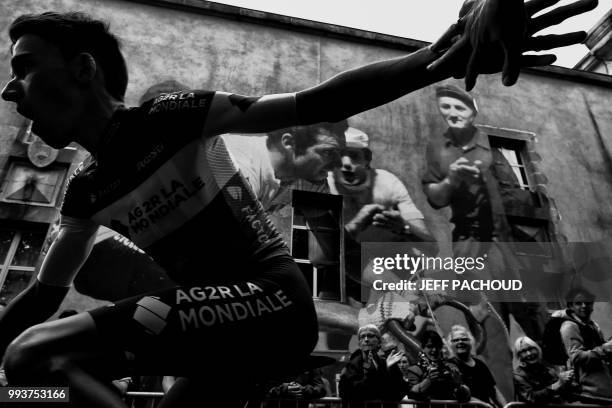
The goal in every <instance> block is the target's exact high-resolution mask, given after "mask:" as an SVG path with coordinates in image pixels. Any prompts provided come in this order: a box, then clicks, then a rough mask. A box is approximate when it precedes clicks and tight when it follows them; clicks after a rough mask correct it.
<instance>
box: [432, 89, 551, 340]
mask: <svg viewBox="0 0 612 408" xmlns="http://www.w3.org/2000/svg"><path fill="white" fill-rule="evenodd" d="M436 99H437V104H438V109H439V111H440V115H441V117H442V119H443V120H444V121H445V122H446V125H447V126H448V129H447V130H446V131H445V132H444V134H443V135H440V136H437V137H431V138H430V140H429V143H428V145H427V151H426V163H427V168H426V171H425V174H424V175H423V178H422V183H423V191H424V193H425V195H426V196H427V200H428V201H429V203H430V204H431V206H432V207H433V208H436V209H438V208H443V207H450V210H451V218H450V221H451V222H452V223H453V225H454V228H453V231H452V240H453V254H454V256H455V257H466V256H467V257H478V256H485V257H487V270H486V271H481V272H480V273H479V275H480V278H482V275H483V273H485V272H488V274H489V275H490V276H489V277H493V278H496V279H499V278H502V277H503V278H504V279H508V278H513V279H520V278H521V277H520V274H519V272H518V271H519V270H520V269H521V267H522V265H520V260H519V259H518V258H517V257H516V256H514V254H513V253H512V251H508V250H506V248H505V244H496V243H495V242H501V243H507V242H510V241H522V240H526V239H527V238H524V237H523V236H519V235H517V233H515V231H513V229H512V227H511V226H510V224H509V222H508V220H507V217H506V208H509V207H513V206H517V205H521V206H526V205H532V203H531V196H530V194H529V193H528V192H526V191H525V190H522V189H521V187H520V184H519V180H518V179H517V176H516V174H515V173H514V171H513V169H512V167H511V166H510V164H509V162H508V160H507V159H506V158H505V156H504V155H503V153H502V151H501V149H499V148H497V147H494V146H491V144H490V142H489V137H488V135H487V134H486V133H485V132H483V131H482V130H480V129H479V128H477V127H476V126H475V120H476V116H477V115H478V112H479V109H478V104H477V103H476V100H475V99H474V97H473V96H472V95H471V94H469V93H468V92H466V91H464V90H463V89H461V88H459V87H457V86H455V85H443V86H440V87H437V88H436ZM492 242H493V243H492ZM465 276H466V277H468V278H469V277H471V276H469V275H468V274H466V275H465ZM494 296H496V297H497V298H498V299H499V297H500V296H501V294H500V293H499V292H498V293H495V295H494ZM470 300H472V299H470ZM500 300H503V299H500ZM512 300H515V299H512ZM473 301H474V302H478V301H480V299H477V298H476V299H473ZM495 306H496V307H497V309H498V310H499V311H500V314H501V317H502V318H503V320H504V324H505V325H506V327H507V328H509V323H510V320H509V314H512V315H513V316H514V318H515V319H516V321H517V322H518V323H519V324H520V325H521V328H522V329H523V331H524V332H525V333H527V334H528V335H529V336H530V337H531V338H533V339H536V340H539V339H540V338H541V332H540V329H541V326H542V325H543V319H544V315H543V314H542V319H539V316H540V310H541V308H540V306H539V304H538V303H523V302H500V303H498V304H496V305H495Z"/></svg>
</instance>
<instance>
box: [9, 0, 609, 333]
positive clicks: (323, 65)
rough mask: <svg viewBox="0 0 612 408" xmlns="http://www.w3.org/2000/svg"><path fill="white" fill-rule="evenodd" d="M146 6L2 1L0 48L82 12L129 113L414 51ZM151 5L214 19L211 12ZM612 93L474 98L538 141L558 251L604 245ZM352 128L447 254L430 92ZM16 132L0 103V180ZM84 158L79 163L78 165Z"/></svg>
mask: <svg viewBox="0 0 612 408" xmlns="http://www.w3.org/2000/svg"><path fill="white" fill-rule="evenodd" d="M143 3H145V4H143ZM146 3H147V2H146V1H142V2H130V1H118V0H107V1H104V2H100V1H93V0H81V1H76V0H53V1H46V2H40V1H34V0H5V1H3V6H2V8H1V11H0V42H1V43H4V44H8V39H7V35H6V27H8V24H9V23H10V22H11V21H12V20H13V19H14V18H15V17H16V16H18V15H20V14H22V13H26V12H40V11H45V10H51V9H52V10H58V11H67V10H82V11H86V12H88V13H91V14H93V15H94V16H96V17H99V18H103V19H106V20H108V21H109V22H110V24H111V28H112V30H113V31H114V32H115V33H116V34H118V36H119V37H120V38H122V40H123V44H124V45H123V50H124V53H125V56H126V59H127V61H128V66H129V74H130V84H129V87H128V92H127V98H126V102H127V104H128V105H133V104H136V103H137V101H138V100H139V98H140V97H141V95H142V94H143V93H144V92H145V91H146V90H147V89H148V88H149V87H150V86H152V85H154V84H157V83H159V82H162V81H166V80H169V79H174V80H177V81H178V82H181V83H183V84H186V85H187V86H189V87H192V88H205V89H216V90H225V91H230V92H235V93H242V94H254V95H259V94H265V93H271V92H292V91H297V90H300V89H303V88H305V87H308V86H311V85H313V84H315V83H318V82H320V81H322V80H325V79H328V78H330V77H332V76H333V75H334V74H336V73H338V72H340V71H342V70H345V69H347V68H352V67H355V66H358V65H361V64H364V63H368V62H372V61H376V60H379V59H382V58H389V57H394V56H398V55H402V54H404V53H405V52H406V50H408V49H411V47H413V46H414V45H415V44H416V43H417V42H414V41H410V40H405V41H402V40H399V39H395V38H392V37H388V36H376V35H373V34H371V33H363V32H359V31H357V30H342V29H340V28H337V27H336V28H334V27H328V28H327V29H325V30H320V29H319V28H321V27H324V25H317V24H309V23H307V22H301V23H299V24H297V25H296V26H295V28H294V29H293V28H291V27H290V26H288V25H286V24H285V25H284V23H283V24H280V23H278V21H277V20H278V19H277V20H274V19H272V20H266V18H263V19H261V20H260V21H261V22H262V23H256V22H254V19H253V18H252V17H253V16H255V17H257V16H258V14H257V13H248V12H244V11H238V12H234V15H233V16H230V17H228V16H225V17H223V16H222V14H223V13H222V12H221V14H219V12H218V10H221V9H223V10H236V9H233V8H231V7H221V8H218V7H217V8H216V9H215V10H217V11H215V12H209V14H206V13H203V14H200V13H195V12H193V10H189V9H188V7H186V8H184V9H182V10H179V9H175V8H166V7H159V6H153V5H147V4H146ZM159 3H164V4H175V3H181V4H186V5H188V6H190V5H199V6H201V7H203V8H209V9H211V4H210V3H207V2H197V1H185V2H173V1H161V2H159ZM181 7H182V6H181ZM213 8H214V7H213ZM288 20H290V19H285V20H283V21H285V22H286V21H288ZM266 21H268V23H265V22H266ZM304 27H310V28H304ZM338 33H340V34H338ZM1 50H2V51H0V72H8V71H9V58H10V55H9V51H8V47H6V46H5V47H2V48H1ZM407 80H409V78H407ZM448 82H455V81H454V80H449V81H448ZM457 83H458V82H457ZM611 85H612V80H611V79H610V78H609V77H605V76H598V75H594V74H577V73H575V72H572V71H570V70H566V69H549V70H543V71H542V70H540V71H534V70H530V71H528V72H525V73H524V74H523V75H522V77H521V79H520V81H519V82H518V84H517V85H516V86H514V87H511V88H505V87H503V86H502V85H501V81H500V78H499V76H497V75H495V76H487V77H480V78H479V82H478V86H477V87H476V89H475V90H474V95H475V96H476V98H477V100H478V103H479V106H480V114H479V116H478V119H477V122H478V123H480V124H483V125H488V126H493V127H497V128H505V129H515V130H520V131H523V132H531V133H534V134H535V137H536V142H535V143H534V144H533V146H531V148H532V157H534V158H535V161H536V163H535V165H536V167H537V170H538V171H539V176H538V181H537V182H538V184H540V185H541V186H540V190H541V191H542V192H544V193H546V194H547V195H548V197H550V198H552V199H553V200H554V201H553V203H554V207H553V208H554V210H555V213H556V214H558V217H556V218H555V220H553V221H554V222H555V225H556V228H557V229H558V233H559V235H558V237H559V239H560V240H562V241H563V240H567V241H570V242H572V241H584V242H591V241H605V240H609V239H610V233H609V231H610V228H611V227H612V207H611V206H610V204H609V203H610V202H612V136H610V135H612V110H610V108H609V101H610V100H612V86H611ZM362 97H364V98H368V95H367V94H364V95H363V96H362ZM349 122H350V124H351V126H354V127H357V128H360V129H362V130H364V131H365V132H366V133H368V134H369V135H370V138H371V140H372V149H373V151H374V160H373V165H374V166H375V167H380V168H384V169H387V170H389V171H391V172H393V173H395V174H397V175H399V176H400V178H401V179H402V180H403V181H404V182H405V184H406V186H407V187H408V190H409V192H410V193H411V195H412V197H413V199H414V201H415V202H416V204H417V206H418V207H419V208H420V209H421V210H422V211H423V212H424V214H425V216H426V218H427V220H428V223H429V225H430V227H431V229H432V231H433V232H434V234H435V235H436V237H437V238H438V239H439V240H440V241H441V242H442V247H443V249H445V251H447V252H448V250H449V248H450V225H449V223H448V221H447V220H448V218H449V212H448V210H439V211H437V210H433V209H432V208H431V207H430V206H429V205H428V204H427V202H426V200H425V197H424V195H423V192H422V190H421V185H420V182H419V179H420V175H421V173H422V171H423V168H424V151H425V146H426V143H427V141H428V139H429V138H430V137H431V136H432V135H436V134H439V133H441V132H443V131H444V129H445V125H444V123H443V122H442V120H441V118H440V116H439V114H438V112H437V110H436V106H435V99H434V87H427V88H425V89H422V90H419V91H416V92H414V93H413V94H411V95H409V96H405V97H403V98H400V99H399V100H397V101H395V102H392V103H390V104H388V105H385V106H383V107H380V108H377V109H374V110H371V111H368V112H365V113H362V114H360V115H357V116H355V117H353V118H351V119H350V121H349ZM23 125H24V120H23V118H21V117H20V116H19V115H18V114H17V113H16V112H15V110H14V106H13V105H12V104H8V103H1V104H0V172H3V171H5V170H6V160H7V157H8V155H10V154H19V153H15V149H18V147H15V146H16V144H15V142H14V139H15V137H16V135H17V134H18V133H19V131H20V130H21V129H22V128H23ZM11 152H13V153H11ZM82 157H83V155H82V154H80V153H79V154H78V155H77V156H75V158H74V162H75V163H76V162H77V161H78V160H80V159H82ZM2 175H3V173H0V176H2ZM0 205H1V204H0ZM9 210H10V209H9V207H8V206H7V205H2V206H1V207H0V217H2V218H6V217H10V216H11V214H12V213H11V212H10V211H9ZM32 211H34V210H32ZM55 215H56V214H55V213H48V212H46V213H45V214H43V215H37V216H36V217H38V218H37V220H39V221H44V220H48V222H51V221H52V219H53V218H54V217H55ZM32 216H34V215H32ZM604 326H605V329H606V330H607V335H610V334H612V324H609V323H608V324H606V325H604Z"/></svg>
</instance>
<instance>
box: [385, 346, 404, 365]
mask: <svg viewBox="0 0 612 408" xmlns="http://www.w3.org/2000/svg"><path fill="white" fill-rule="evenodd" d="M403 356H404V352H403V351H401V350H397V349H396V350H395V351H393V352H391V353H389V355H388V356H387V368H389V367H391V366H392V365H394V364H397V363H398V361H400V360H401V359H402V357H403Z"/></svg>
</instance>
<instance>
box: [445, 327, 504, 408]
mask: <svg viewBox="0 0 612 408" xmlns="http://www.w3.org/2000/svg"><path fill="white" fill-rule="evenodd" d="M447 342H448V344H450V351H451V354H452V356H453V357H452V358H451V362H453V363H454V364H455V365H456V366H457V368H459V371H461V378H462V379H463V383H464V384H465V385H467V386H468V388H469V389H470V392H471V393H472V398H476V399H478V400H480V401H482V402H485V403H487V404H491V405H493V406H494V407H498V408H501V407H503V406H504V405H506V399H505V398H504V396H503V395H502V393H501V392H500V391H499V389H498V388H497V386H496V385H495V378H493V374H491V370H489V367H487V365H486V364H485V363H484V362H483V361H482V360H480V359H478V358H476V357H475V356H474V353H475V349H474V344H475V341H474V336H473V335H472V333H470V331H469V330H468V329H467V328H465V327H463V326H461V325H454V326H453V327H451V330H450V333H449V334H448V336H447Z"/></svg>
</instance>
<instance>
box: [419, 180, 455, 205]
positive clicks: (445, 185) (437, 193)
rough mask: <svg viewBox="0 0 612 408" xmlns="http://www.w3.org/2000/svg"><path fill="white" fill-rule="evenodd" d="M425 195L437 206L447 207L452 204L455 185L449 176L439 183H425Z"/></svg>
mask: <svg viewBox="0 0 612 408" xmlns="http://www.w3.org/2000/svg"><path fill="white" fill-rule="evenodd" d="M424 190H425V195H426V196H427V199H428V200H429V202H430V203H431V204H433V205H435V206H436V207H437V208H442V207H446V206H447V205H449V204H450V200H451V196H452V194H453V190H454V187H453V185H452V184H451V182H450V180H449V179H448V178H445V179H444V180H442V181H440V182H439V183H430V184H427V185H425V188H424Z"/></svg>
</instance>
